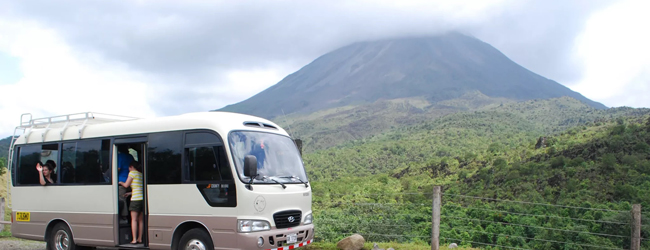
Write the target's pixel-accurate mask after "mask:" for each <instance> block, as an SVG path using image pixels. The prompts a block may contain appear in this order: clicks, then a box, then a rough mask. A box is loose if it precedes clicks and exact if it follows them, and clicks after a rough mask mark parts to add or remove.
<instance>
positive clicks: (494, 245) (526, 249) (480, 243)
mask: <svg viewBox="0 0 650 250" xmlns="http://www.w3.org/2000/svg"><path fill="white" fill-rule="evenodd" d="M440 238H441V239H445V240H455V241H458V242H463V241H465V242H468V243H472V244H479V245H486V246H493V247H504V248H509V249H519V250H532V249H528V248H519V247H509V246H504V245H496V244H489V243H482V242H475V241H469V240H462V239H454V238H447V237H440Z"/></svg>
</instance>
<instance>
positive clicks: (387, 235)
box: [332, 232, 431, 238]
mask: <svg viewBox="0 0 650 250" xmlns="http://www.w3.org/2000/svg"><path fill="white" fill-rule="evenodd" d="M332 233H336V232H332ZM337 234H343V235H348V234H350V235H352V234H361V235H373V236H384V237H410V238H431V236H430V235H427V236H419V235H402V234H378V233H358V232H357V233H337Z"/></svg>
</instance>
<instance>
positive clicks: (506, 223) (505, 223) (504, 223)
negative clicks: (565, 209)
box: [441, 216, 630, 239]
mask: <svg viewBox="0 0 650 250" xmlns="http://www.w3.org/2000/svg"><path fill="white" fill-rule="evenodd" d="M441 217H442V216H441ZM444 217H447V218H453V219H460V220H471V221H480V222H487V223H496V224H502V225H511V226H521V227H529V228H538V229H545V230H553V231H563V232H571V233H584V234H591V235H598V236H610V237H619V238H628V239H629V238H630V237H629V236H622V235H612V234H601V233H591V232H584V231H573V230H567V229H557V228H548V227H539V226H530V225H522V224H514V223H508V222H497V221H487V220H481V219H470V218H461V217H454V216H444Z"/></svg>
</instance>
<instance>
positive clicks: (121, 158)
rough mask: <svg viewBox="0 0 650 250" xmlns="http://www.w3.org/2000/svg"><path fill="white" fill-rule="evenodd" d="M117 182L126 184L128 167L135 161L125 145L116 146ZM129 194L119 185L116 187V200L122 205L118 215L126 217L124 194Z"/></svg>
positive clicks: (127, 213) (127, 212) (126, 189)
mask: <svg viewBox="0 0 650 250" xmlns="http://www.w3.org/2000/svg"><path fill="white" fill-rule="evenodd" d="M117 151H118V153H117V181H118V182H126V179H127V178H128V177H129V166H130V165H131V162H133V161H135V159H133V156H132V155H130V154H129V148H128V147H127V145H118V146H117ZM127 192H129V190H128V188H126V187H123V186H122V185H120V186H119V187H118V198H119V201H120V203H121V204H122V205H121V206H120V207H121V208H122V209H120V215H121V216H122V217H126V216H128V215H129V211H128V210H127V207H126V196H125V194H126V193H127Z"/></svg>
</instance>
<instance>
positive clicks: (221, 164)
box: [185, 146, 233, 181]
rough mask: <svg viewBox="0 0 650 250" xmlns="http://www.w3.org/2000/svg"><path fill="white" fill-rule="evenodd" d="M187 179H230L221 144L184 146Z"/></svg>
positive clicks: (230, 175) (230, 174)
mask: <svg viewBox="0 0 650 250" xmlns="http://www.w3.org/2000/svg"><path fill="white" fill-rule="evenodd" d="M185 155H186V157H187V160H188V170H189V171H188V176H187V178H186V180H188V181H223V180H232V179H233V178H232V173H231V171H230V166H228V161H227V158H226V156H225V151H224V148H223V146H212V147H209V146H205V147H195V148H186V149H185Z"/></svg>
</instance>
